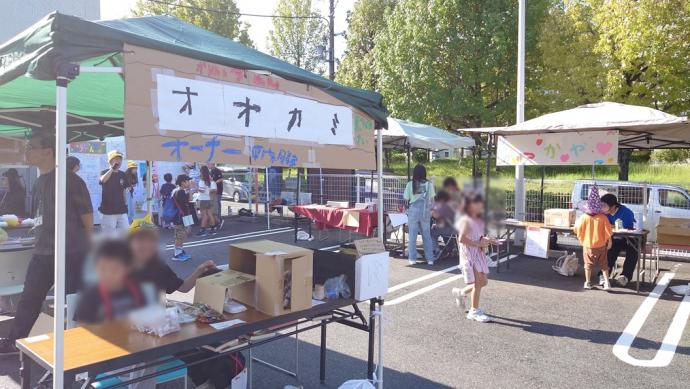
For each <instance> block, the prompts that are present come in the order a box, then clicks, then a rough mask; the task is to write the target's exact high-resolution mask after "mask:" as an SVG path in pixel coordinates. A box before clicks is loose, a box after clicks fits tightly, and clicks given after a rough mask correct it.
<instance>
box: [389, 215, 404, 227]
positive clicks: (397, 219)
mask: <svg viewBox="0 0 690 389" xmlns="http://www.w3.org/2000/svg"><path fill="white" fill-rule="evenodd" d="M388 218H389V219H391V225H392V226H393V227H398V226H402V225H403V224H407V214H405V213H389V214H388Z"/></svg>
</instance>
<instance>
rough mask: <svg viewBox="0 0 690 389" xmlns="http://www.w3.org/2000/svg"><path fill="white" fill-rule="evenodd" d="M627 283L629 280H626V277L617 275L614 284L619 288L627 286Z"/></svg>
mask: <svg viewBox="0 0 690 389" xmlns="http://www.w3.org/2000/svg"><path fill="white" fill-rule="evenodd" d="M629 281H630V280H629V279H628V277H626V276H624V275H622V274H621V275H619V276H618V277H616V282H617V283H618V285H620V286H625V285H628V282H629Z"/></svg>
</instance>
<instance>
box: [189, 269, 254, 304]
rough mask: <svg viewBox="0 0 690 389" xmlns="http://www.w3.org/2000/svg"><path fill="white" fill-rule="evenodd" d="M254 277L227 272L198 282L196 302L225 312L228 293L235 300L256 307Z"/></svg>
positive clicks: (237, 272) (200, 279)
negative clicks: (253, 301)
mask: <svg viewBox="0 0 690 389" xmlns="http://www.w3.org/2000/svg"><path fill="white" fill-rule="evenodd" d="M254 284H255V281H254V276H253V275H251V274H246V273H242V272H239V271H235V270H225V271H222V272H220V273H215V274H211V275H210V276H206V277H202V278H199V279H197V280H196V287H195V290H194V302H195V303H202V304H206V305H208V306H209V307H211V308H213V309H215V310H216V311H218V312H223V306H224V305H225V295H226V293H227V292H229V294H230V298H232V299H233V300H237V301H241V302H243V303H245V304H248V305H250V306H254V304H252V303H251V301H252V300H253V298H254Z"/></svg>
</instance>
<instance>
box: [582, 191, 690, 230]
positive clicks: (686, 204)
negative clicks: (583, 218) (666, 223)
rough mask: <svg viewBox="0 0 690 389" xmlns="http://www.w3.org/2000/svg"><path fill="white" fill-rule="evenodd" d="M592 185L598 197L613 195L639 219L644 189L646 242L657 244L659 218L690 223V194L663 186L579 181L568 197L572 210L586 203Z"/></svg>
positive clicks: (642, 208) (642, 211)
mask: <svg viewBox="0 0 690 389" xmlns="http://www.w3.org/2000/svg"><path fill="white" fill-rule="evenodd" d="M595 182H596V184H597V186H598V187H599V195H600V196H603V195H604V194H606V193H613V194H614V195H616V197H618V202H620V203H621V204H624V205H625V206H627V207H628V208H630V210H632V211H633V212H634V213H636V214H640V215H642V214H643V213H644V206H643V204H644V198H645V196H644V188H645V187H646V188H647V214H646V216H645V217H644V223H643V225H644V228H645V229H646V230H649V240H650V241H652V242H655V241H656V227H657V225H658V224H659V216H665V217H677V218H685V219H690V194H688V191H687V190H685V189H683V188H681V187H678V186H674V185H665V184H644V183H639V182H627V181H603V180H596V181H595V180H578V181H575V186H574V188H573V192H572V195H571V203H572V205H573V207H574V208H577V204H578V203H579V202H580V201H582V200H586V199H587V197H588V196H589V190H590V188H591V187H592V185H593V184H594V183H595ZM578 212H579V211H578ZM578 216H579V215H578Z"/></svg>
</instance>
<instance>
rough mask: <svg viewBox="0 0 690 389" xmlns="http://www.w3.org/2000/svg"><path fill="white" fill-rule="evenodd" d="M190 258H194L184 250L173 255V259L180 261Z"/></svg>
mask: <svg viewBox="0 0 690 389" xmlns="http://www.w3.org/2000/svg"><path fill="white" fill-rule="evenodd" d="M190 259H192V256H191V255H189V254H187V253H185V252H184V251H182V252H180V253H179V254H177V255H173V257H172V260H173V261H180V262H185V261H189V260H190Z"/></svg>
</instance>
